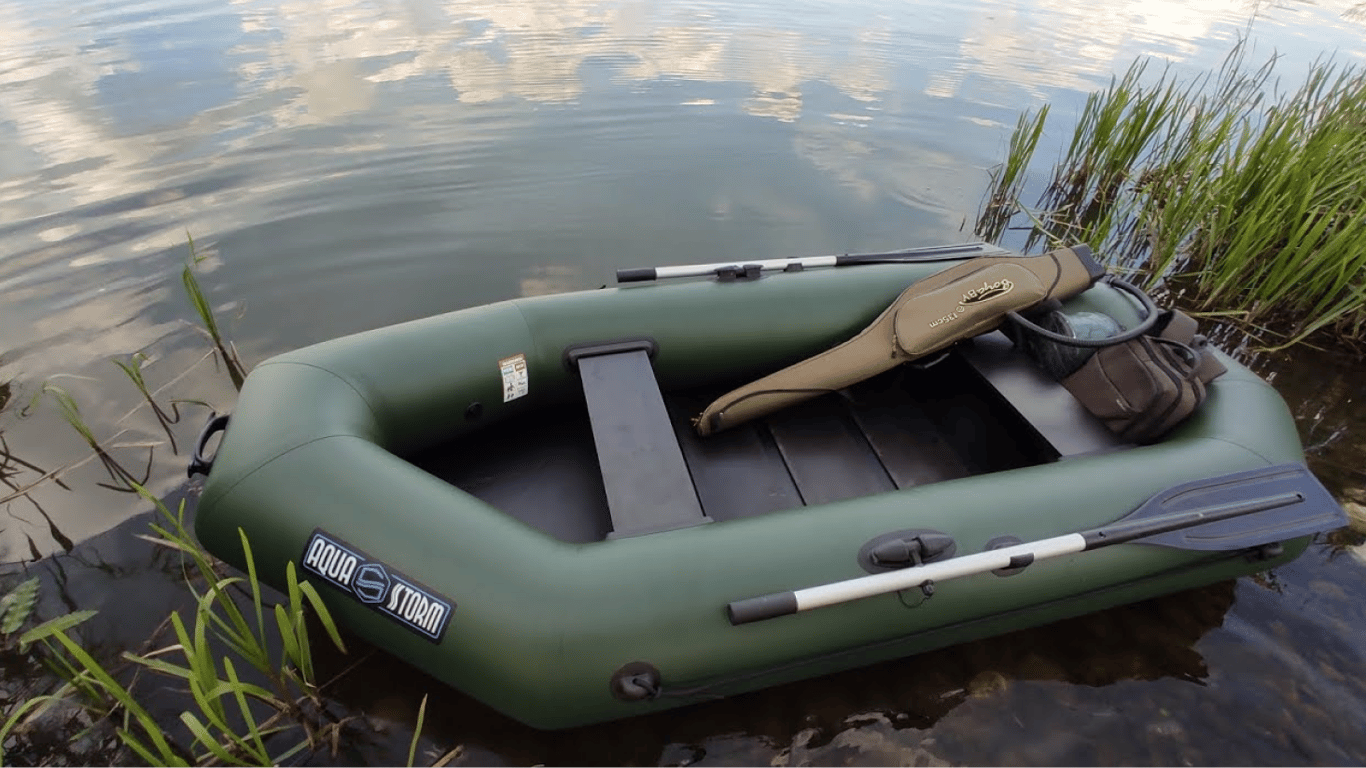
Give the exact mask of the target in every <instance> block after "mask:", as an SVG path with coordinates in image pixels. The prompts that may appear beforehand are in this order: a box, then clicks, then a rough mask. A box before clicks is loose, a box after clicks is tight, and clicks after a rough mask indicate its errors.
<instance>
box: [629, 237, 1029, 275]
mask: <svg viewBox="0 0 1366 768" xmlns="http://www.w3.org/2000/svg"><path fill="white" fill-rule="evenodd" d="M1007 253H1009V251H1006V250H1005V249H1003V248H1000V247H997V246H995V245H991V244H989V243H963V244H961V245H933V246H928V247H925V248H911V249H909V250H905V251H893V252H890V253H846V254H843V255H840V256H799V257H796V258H790V259H757V260H755V259H742V260H738V261H723V262H718V263H715V264H677V265H673V266H667V267H637V268H634V269H618V270H617V282H619V283H638V282H647V281H650V280H667V279H669V278H672V277H706V276H708V275H716V274H719V273H720V271H721V270H736V271H737V272H740V271H743V270H744V269H745V268H746V267H755V266H757V267H758V268H759V271H760V272H772V271H775V270H785V269H792V268H796V269H816V268H820V267H846V266H853V265H855V264H896V263H900V262H906V263H914V262H935V261H957V260H960V259H969V258H973V257H975V256H1001V255H1005V254H1007Z"/></svg>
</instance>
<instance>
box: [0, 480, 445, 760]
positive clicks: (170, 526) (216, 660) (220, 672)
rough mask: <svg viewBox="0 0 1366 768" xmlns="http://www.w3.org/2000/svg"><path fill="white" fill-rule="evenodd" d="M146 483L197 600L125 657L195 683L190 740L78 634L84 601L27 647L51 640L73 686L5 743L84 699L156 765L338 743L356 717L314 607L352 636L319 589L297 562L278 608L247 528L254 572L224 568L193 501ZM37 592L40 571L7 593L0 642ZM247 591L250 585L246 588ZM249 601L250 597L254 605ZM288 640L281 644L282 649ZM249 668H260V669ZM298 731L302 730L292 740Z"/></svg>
mask: <svg viewBox="0 0 1366 768" xmlns="http://www.w3.org/2000/svg"><path fill="white" fill-rule="evenodd" d="M137 490H138V492H139V493H142V494H143V496H144V497H146V498H147V499H149V500H151V501H152V502H153V503H154V504H155V505H156V508H157V511H158V513H159V516H160V518H161V522H160V523H156V524H153V525H152V530H153V532H155V534H156V536H155V537H148V538H149V540H151V541H154V542H156V543H158V544H161V545H163V546H166V547H169V548H171V549H173V550H175V551H177V552H179V553H180V554H181V555H182V556H183V558H184V560H183V563H184V564H185V566H186V568H187V574H186V584H187V585H188V586H189V589H190V591H191V593H192V595H193V597H194V603H195V608H194V610H193V616H192V618H191V619H190V620H189V622H188V623H187V621H186V620H185V619H183V618H182V617H181V615H180V614H179V613H172V614H171V615H170V617H169V619H168V622H169V624H170V626H171V629H172V630H173V632H174V635H175V642H174V643H172V644H171V645H168V646H166V647H163V648H161V649H158V650H154V651H151V652H149V653H146V654H135V653H124V654H123V655H122V659H123V661H124V662H126V663H128V664H132V665H134V666H135V667H137V668H142V669H146V670H150V671H151V672H154V673H157V674H158V675H162V676H165V677H167V678H170V679H172V680H175V681H176V685H178V686H181V687H182V688H183V689H184V690H186V691H187V692H188V694H189V697H190V700H191V703H192V704H193V706H192V707H191V708H189V709H186V710H185V711H183V712H181V713H180V715H179V720H180V722H181V724H182V725H184V726H185V730H186V733H187V734H188V736H189V739H188V743H179V742H177V741H175V740H174V739H173V738H170V737H169V736H168V734H167V733H166V730H165V727H164V725H163V724H161V723H158V722H157V720H156V719H155V718H154V717H153V715H152V714H151V713H150V712H149V711H148V710H147V708H146V707H144V706H143V704H142V703H141V701H140V695H139V694H137V693H135V688H136V682H135V683H130V684H127V685H125V684H124V683H122V682H120V681H119V679H117V678H116V677H115V675H114V673H112V672H110V671H109V670H108V669H107V668H106V667H105V666H104V665H103V664H101V663H100V662H99V661H98V660H96V659H95V658H94V657H93V656H92V655H91V654H90V652H89V651H87V650H86V649H85V648H83V647H82V646H81V644H80V643H79V642H77V641H76V640H75V639H74V638H72V636H71V635H70V634H69V632H70V631H71V630H72V629H74V628H75V627H76V626H78V625H79V624H81V623H82V622H84V621H85V620H87V619H89V618H90V617H91V616H93V615H94V613H95V612H94V611H77V612H74V613H69V614H65V615H63V616H59V617H57V618H54V619H51V620H49V621H46V622H43V623H41V624H39V625H37V626H35V627H32V628H30V629H28V630H27V631H25V632H24V633H23V634H21V635H19V636H18V638H17V642H18V644H19V650H20V652H21V653H28V652H29V649H30V648H31V647H37V646H41V647H42V648H43V649H44V653H43V654H42V658H41V661H42V662H43V663H45V664H47V665H48V666H49V668H50V669H52V670H53V671H54V672H55V673H56V674H57V676H58V677H59V678H61V679H62V680H64V681H65V684H64V685H63V686H61V688H60V689H59V690H57V691H56V692H54V693H50V694H45V695H41V696H33V697H31V698H29V699H27V700H26V701H24V702H23V703H22V704H20V705H19V706H17V707H15V709H14V711H12V712H10V713H9V716H8V717H7V718H6V720H5V722H4V724H3V726H0V745H3V744H4V743H5V741H6V739H7V738H8V737H9V736H10V734H12V733H15V732H18V731H22V729H24V728H30V727H39V723H40V718H41V717H42V715H43V714H44V713H45V712H46V711H47V710H48V709H49V708H51V707H52V706H54V705H56V704H58V703H60V702H63V701H67V700H71V699H73V698H74V699H75V700H76V701H78V702H79V703H80V705H81V706H82V707H83V708H84V709H85V710H86V711H87V712H88V713H90V715H91V718H92V720H100V719H103V720H107V721H108V722H110V723H112V724H113V726H114V732H115V734H116V735H117V737H118V739H119V741H120V743H122V744H123V745H124V746H125V747H127V748H128V749H129V750H130V751H131V752H132V753H133V754H135V755H136V756H137V759H138V761H139V762H143V763H145V764H148V765H186V764H192V765H205V764H212V763H215V762H221V763H224V764H228V765H279V764H280V763H281V762H283V761H286V760H289V759H291V758H293V757H294V756H295V755H297V754H299V753H300V752H302V751H304V750H305V749H308V750H318V749H321V748H323V747H324V746H327V745H334V744H336V743H337V738H338V735H339V733H340V730H341V729H342V728H343V727H344V725H345V721H343V720H339V719H337V718H335V717H333V716H332V715H330V713H329V712H328V709H327V707H326V706H325V704H324V702H323V700H322V698H321V686H320V685H319V683H318V680H317V672H316V667H315V663H314V658H313V652H312V645H311V643H310V638H309V630H308V625H309V621H308V616H309V615H312V616H313V617H314V619H315V620H316V621H317V623H318V624H319V625H321V626H322V628H323V630H324V631H325V632H326V634H327V636H328V638H329V640H331V642H332V643H333V644H334V645H335V646H336V647H337V648H338V649H339V650H342V651H345V645H344V644H343V642H342V639H341V636H340V634H339V632H338V630H337V626H336V624H335V622H334V621H333V619H332V617H331V615H330V614H329V613H328V611H327V607H326V606H325V605H324V604H323V602H322V598H321V596H320V595H319V594H318V592H317V590H315V589H314V588H313V586H312V585H310V584H309V583H308V582H306V581H300V580H299V579H298V578H297V575H296V573H295V571H294V568H293V564H292V563H291V564H290V565H289V566H288V567H287V569H286V574H285V578H286V585H287V587H286V594H285V596H284V599H283V600H282V601H281V602H276V603H275V604H274V605H273V608H272V610H271V611H269V612H268V611H267V610H266V606H267V605H268V604H269V603H270V602H272V601H271V599H270V598H269V597H268V596H267V595H266V593H265V590H264V589H263V587H262V585H261V583H260V582H259V581H258V579H257V575H256V566H255V561H254V559H253V557H252V552H251V546H250V545H249V544H248V542H247V540H246V537H245V535H243V536H242V548H243V556H244V558H245V560H246V563H247V572H246V574H245V576H230V577H220V576H219V575H218V574H217V572H216V570H215V568H214V563H213V561H212V560H211V558H210V557H209V555H208V554H207V553H206V552H204V550H203V549H201V548H200V547H199V545H198V544H197V543H196V542H195V541H194V539H193V537H192V536H191V535H190V533H189V531H188V530H187V529H186V527H185V519H184V516H185V507H184V502H183V501H182V502H181V505H180V507H179V509H178V510H177V511H176V512H175V513H172V512H171V511H170V510H169V509H167V508H166V506H165V505H164V504H162V503H161V502H160V501H159V500H158V499H156V498H155V497H153V496H151V495H150V494H148V493H147V491H146V490H145V489H143V488H142V487H141V486H138V487H137ZM196 584H199V585H202V586H199V587H196ZM37 591H38V580H37V579H29V580H27V581H25V582H23V583H21V584H20V585H18V586H17V587H15V588H14V589H13V590H11V591H10V592H9V593H8V594H6V595H5V596H4V598H3V599H0V641H5V640H8V639H9V638H10V637H11V636H12V635H13V634H14V633H15V632H17V630H18V629H19V628H20V626H22V625H23V623H24V622H25V621H26V620H27V619H28V616H29V614H30V613H31V612H32V609H33V604H34V602H35V601H36V598H37ZM240 592H245V595H244V596H243V597H241V598H239V596H238V594H239V593H240ZM239 599H240V600H245V601H246V603H247V610H246V611H243V609H242V606H241V605H239ZM267 615H269V616H270V619H273V625H272V622H271V621H268V620H267V618H266V617H267ZM277 640H278V646H279V648H280V650H279V651H274V650H272V648H274V647H275V646H276V641H277ZM224 650H226V651H227V653H224V652H223V651H224ZM234 659H235V660H236V661H234ZM248 668H250V669H251V670H254V672H252V673H251V674H250V675H248V674H246V672H247V671H248ZM135 680H136V677H135ZM424 704H425V702H424ZM419 716H421V715H419ZM419 729H420V726H419ZM290 733H295V734H299V733H301V734H302V736H301V738H294V739H291V738H286V736H287V735H288V734H290ZM0 758H3V753H0Z"/></svg>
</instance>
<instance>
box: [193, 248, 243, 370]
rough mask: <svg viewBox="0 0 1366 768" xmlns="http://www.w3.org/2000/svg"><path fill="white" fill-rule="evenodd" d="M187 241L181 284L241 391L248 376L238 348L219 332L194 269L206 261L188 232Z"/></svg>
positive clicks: (211, 309) (224, 364)
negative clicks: (238, 353) (188, 256)
mask: <svg viewBox="0 0 1366 768" xmlns="http://www.w3.org/2000/svg"><path fill="white" fill-rule="evenodd" d="M185 239H186V241H187V242H188V243H189V247H190V260H189V261H188V262H187V263H186V264H185V268H184V269H183V270H181V272H180V282H181V283H182V284H184V286H185V294H186V295H187V296H189V297H190V304H191V306H193V307H194V311H195V314H197V315H199V322H200V323H201V324H202V326H203V329H204V332H205V333H206V334H208V336H209V340H210V341H211V342H212V343H213V346H214V349H215V350H216V351H217V352H218V356H219V358H220V359H221V360H222V361H223V367H224V368H226V369H227V371H228V378H229V379H231V380H232V385H233V386H234V387H236V388H237V389H238V390H241V389H242V383H243V382H244V381H246V378H247V376H246V371H245V369H244V368H243V367H242V361H241V359H240V358H239V357H238V356H237V348H236V347H234V346H233V345H232V342H230V341H226V340H224V338H223V334H222V332H221V331H219V330H218V320H217V319H216V318H215V317H214V315H213V307H212V306H210V305H209V300H208V298H206V297H205V296H204V291H203V290H202V289H201V288H200V287H199V280H198V279H197V278H195V276H194V268H195V267H196V266H198V265H199V264H200V263H201V262H203V261H204V257H203V256H201V255H200V254H199V252H198V251H197V250H196V249H195V247H194V236H193V235H191V234H190V233H188V232H186V233H185Z"/></svg>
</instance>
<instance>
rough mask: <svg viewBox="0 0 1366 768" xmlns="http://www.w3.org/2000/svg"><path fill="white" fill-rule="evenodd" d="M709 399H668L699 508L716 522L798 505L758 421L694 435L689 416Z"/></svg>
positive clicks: (789, 480)
mask: <svg viewBox="0 0 1366 768" xmlns="http://www.w3.org/2000/svg"><path fill="white" fill-rule="evenodd" d="M708 402H709V400H706V399H702V398H697V397H676V398H671V399H670V402H669V411H670V414H671V415H672V417H673V422H674V433H675V434H676V435H677V436H678V442H679V444H680V445H681V446H682V448H683V458H685V459H686V460H687V462H688V469H689V470H691V472H692V480H693V485H695V486H696V487H697V496H698V498H699V499H701V501H702V511H703V512H706V513H707V516H708V517H710V518H712V519H713V520H717V521H720V520H734V519H737V518H741V517H753V516H755V515H765V514H768V513H769V512H777V511H778V510H780V509H792V508H794V507H800V506H801V505H802V497H801V495H800V494H798V493H797V486H796V485H794V484H793V482H792V477H791V475H789V474H788V472H787V465H786V464H784V463H783V457H782V454H781V453H779V452H778V446H777V445H775V444H774V442H773V438H772V436H770V435H769V434H768V430H767V429H766V428H764V427H763V425H762V423H749V424H741V425H739V426H737V427H735V428H733V429H728V430H726V431H724V432H719V433H717V434H714V435H709V436H708V437H705V438H702V437H698V435H697V432H696V431H695V430H694V429H693V427H692V416H693V415H695V414H697V413H700V412H701V411H702V409H703V408H704V407H706V405H707V403H708Z"/></svg>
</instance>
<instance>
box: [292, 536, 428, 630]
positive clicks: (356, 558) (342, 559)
mask: <svg viewBox="0 0 1366 768" xmlns="http://www.w3.org/2000/svg"><path fill="white" fill-rule="evenodd" d="M302 564H303V568H304V570H305V571H307V572H308V573H312V574H314V575H317V576H319V577H321V578H322V579H323V580H324V581H326V582H327V583H329V584H331V585H332V586H334V587H336V588H338V589H340V590H342V591H343V592H347V593H349V594H351V595H352V596H354V597H355V598H356V600H358V601H359V602H360V603H361V604H362V605H365V606H367V607H369V608H370V609H372V610H375V611H378V612H379V613H381V614H383V615H385V616H387V617H389V618H390V619H393V620H394V621H397V622H398V623H399V624H401V625H402V626H404V627H407V628H408V629H411V630H413V631H415V632H417V633H418V634H420V635H422V636H423V637H426V638H427V639H428V640H433V641H439V640H440V639H441V636H442V635H443V634H445V632H446V627H447V626H448V625H449V624H450V618H451V612H452V611H454V610H455V604H454V603H453V602H451V601H450V600H447V599H446V598H444V597H442V596H441V595H438V594H437V593H436V592H434V591H432V590H430V589H427V588H426V587H424V586H422V585H421V584H419V583H417V582H416V581H413V580H412V579H410V578H408V577H407V576H404V575H403V574H402V573H399V572H398V571H396V570H395V569H394V568H393V567H392V566H390V565H387V564H385V563H382V562H379V561H378V560H375V559H373V558H371V557H369V556H368V555H366V554H365V553H364V552H362V551H360V550H359V549H357V548H355V547H353V546H351V545H350V544H347V543H346V542H343V541H342V540H340V539H338V538H336V537H335V536H331V535H329V534H327V533H325V532H323V531H322V530H315V531H314V532H313V535H312V536H310V537H309V540H308V544H307V545H305V546H304V556H303V560H302Z"/></svg>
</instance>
